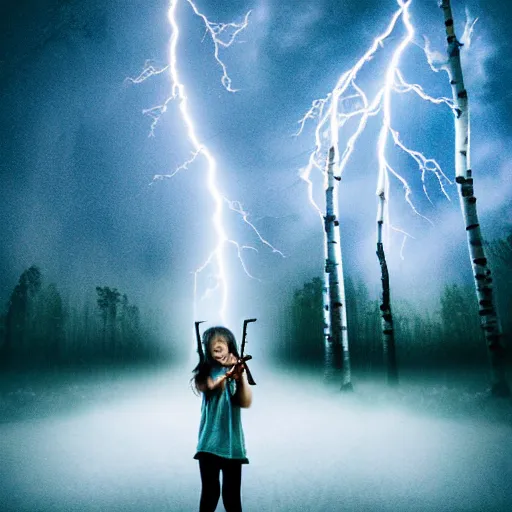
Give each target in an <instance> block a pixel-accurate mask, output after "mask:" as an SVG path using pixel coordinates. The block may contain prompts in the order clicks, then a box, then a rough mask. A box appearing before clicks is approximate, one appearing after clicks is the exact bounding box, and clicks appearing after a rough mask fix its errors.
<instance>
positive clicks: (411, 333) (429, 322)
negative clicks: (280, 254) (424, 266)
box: [275, 234, 512, 373]
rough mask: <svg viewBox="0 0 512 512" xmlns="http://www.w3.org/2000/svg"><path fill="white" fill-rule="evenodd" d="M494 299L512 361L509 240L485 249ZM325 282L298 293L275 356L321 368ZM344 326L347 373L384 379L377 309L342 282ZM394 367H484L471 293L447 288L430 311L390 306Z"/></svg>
mask: <svg viewBox="0 0 512 512" xmlns="http://www.w3.org/2000/svg"><path fill="white" fill-rule="evenodd" d="M487 245H488V251H489V256H490V258H492V261H491V265H492V267H491V268H492V270H493V275H494V283H495V287H496V292H497V300H498V309H499V314H500V318H501V323H502V329H503V341H504V343H505V345H506V346H507V348H508V360H509V361H512V357H511V352H512V293H511V291H510V290H512V234H511V235H509V236H508V237H507V238H505V239H502V240H498V241H494V242H492V243H489V244H487ZM322 287H323V279H321V278H320V277H315V278H313V279H311V280H310V281H308V282H306V283H305V284H304V285H303V286H302V287H301V288H300V289H297V290H295V292H294V294H293V297H291V298H290V301H289V302H288V304H287V305H286V306H285V310H284V311H283V314H282V315H281V321H280V324H279V326H278V330H279V333H278V336H277V338H278V339H279V343H277V344H276V345H275V347H276V348H275V356H276V357H277V358H278V359H279V360H281V361H285V362H288V363H291V364H299V365H306V366H312V367H318V368H320V367H321V366H322V365H323V353H324V352H323V351H324V347H323V343H324V342H323V314H322V306H323V304H322ZM345 288H346V301H347V317H348V318H347V324H348V332H349V343H350V353H351V362H352V367H353V369H354V370H355V371H358V372H363V373H364V372H368V373H375V372H377V373H378V372H381V371H384V362H383V352H382V334H381V325H380V311H379V301H378V300H377V298H375V299H372V298H370V296H369V292H368V289H367V288H366V286H365V285H364V283H362V282H360V281H358V280H357V279H354V278H353V276H352V275H351V274H350V270H349V272H348V275H347V276H346V278H345ZM393 304H394V322H395V330H396V334H395V335H396V343H397V355H398V363H399V366H400V367H401V368H402V369H404V368H406V369H415V368H424V369H427V370H428V369H434V368H436V369H442V368H450V367H464V366H482V367H484V366H487V364H488V361H487V357H488V356H487V352H486V348H485V340H484V336H483V333H482V330H481V327H480V322H479V317H478V305H477V301H476V295H475V290H474V287H473V286H472V285H470V284H468V285H467V286H460V285H457V284H446V285H445V286H444V289H443V290H442V292H441V295H440V297H439V302H438V307H437V308H436V309H435V310H433V311H424V310H420V309H418V307H417V306H415V305H414V304H413V303H410V302H408V301H406V300H394V303H393Z"/></svg>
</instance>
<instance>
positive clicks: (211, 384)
mask: <svg viewBox="0 0 512 512" xmlns="http://www.w3.org/2000/svg"><path fill="white" fill-rule="evenodd" d="M226 378H227V377H226V375H221V376H220V377H217V378H216V379H215V380H213V379H212V378H211V377H207V378H206V380H205V381H203V382H201V383H198V384H197V389H198V390H199V391H201V392H202V393H204V392H206V391H212V390H214V389H216V388H218V387H219V386H222V383H223V382H224V381H225V380H226Z"/></svg>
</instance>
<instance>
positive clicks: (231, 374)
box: [226, 356, 245, 380]
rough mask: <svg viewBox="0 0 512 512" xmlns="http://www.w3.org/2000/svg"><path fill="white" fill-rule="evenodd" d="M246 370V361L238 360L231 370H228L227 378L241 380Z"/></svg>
mask: <svg viewBox="0 0 512 512" xmlns="http://www.w3.org/2000/svg"><path fill="white" fill-rule="evenodd" d="M233 357H234V356H233ZM235 361H237V359H236V357H235ZM244 370H245V363H244V362H241V363H238V362H237V363H236V364H235V365H234V366H233V367H232V368H231V369H230V370H228V371H227V372H226V378H227V379H235V380H240V378H241V377H242V373H243V372H244Z"/></svg>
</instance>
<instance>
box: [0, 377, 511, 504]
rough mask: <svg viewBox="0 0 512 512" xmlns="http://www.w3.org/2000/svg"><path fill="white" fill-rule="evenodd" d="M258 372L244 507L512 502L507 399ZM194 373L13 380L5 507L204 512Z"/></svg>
mask: <svg viewBox="0 0 512 512" xmlns="http://www.w3.org/2000/svg"><path fill="white" fill-rule="evenodd" d="M253 372H254V374H255V378H256V380H257V382H258V385H257V386H256V387H255V388H253V389H254V402H253V407H252V408H251V409H249V410H246V411H244V413H243V421H244V429H245V434H246V442H247V449H248V455H249V459H250V465H249V466H244V470H243V503H244V510H245V511H246V512H250V511H258V512H266V511H279V512H281V511H282V512H285V511H293V512H296V511H305V512H306V511H307V512H314V511H319V512H320V511H322V512H325V511H327V512H330V511H338V510H339V511H342V510H343V511H345V510H346V511H353V512H358V511H404V512H407V511H421V512H428V511H435V512H438V511H447V512H448V511H449V512H456V511H475V512H477V511H478V512H484V511H485V512H491V511H502V512H510V510H512V487H511V482H512V414H511V403H510V401H508V402H507V401H503V400H502V401H500V402H498V404H499V405H497V404H496V403H495V402H494V403H493V404H489V402H488V400H487V398H486V397H485V396H484V395H481V394H478V393H477V392H475V391H474V390H471V391H466V392H464V391H461V389H460V388H459V389H457V388H453V387H449V386H442V385H441V386H440V385H436V386H433V385H428V384H427V385H425V386H423V387H420V386H418V385H414V386H412V385H407V384H406V383H404V385H403V387H402V388H401V389H400V390H399V391H397V392H396V393H390V392H386V391H382V390H379V389H378V388H377V387H376V386H375V385H372V384H365V383H359V385H357V386H356V390H357V393H355V394H354V395H353V396H348V397H347V396H340V395H339V394H338V393H335V392H332V391H326V390H325V389H324V388H323V387H322V386H321V384H320V383H319V382H318V381H317V380H315V379H312V378H306V377H304V376H301V377H300V376H297V375H287V376H283V375H277V374H275V373H274V374H272V373H267V374H262V373H261V372H260V371H259V370H258V372H257V374H256V372H255V371H254V369H253ZM188 377H189V375H186V374H176V373H175V372H159V373H157V374H152V375H151V374H144V373H137V374H136V375H131V376H124V377H118V378H116V379H112V378H109V379H106V380H95V381H92V380H82V381H77V382H75V383H74V384H72V385H70V384H69V383H68V384H66V385H64V384H62V383H61V384H59V385H58V386H55V385H54V387H53V388H48V387H47V388H46V391H44V392H43V391H42V390H41V388H40V387H39V388H36V387H35V386H32V387H31V388H30V387H27V386H26V385H25V386H24V387H23V388H18V389H14V390H13V389H12V388H11V390H10V391H5V389H4V391H3V394H2V397H1V398H2V401H1V402H0V420H2V422H1V423H0V460H1V465H0V496H1V497H2V498H0V499H1V500H2V502H1V503H0V509H1V510H2V511H5V512H8V511H17V512H18V511H19V512H23V511H37V512H46V511H53V512H60V511H63V512H64V511H65V512H72V511H87V512H89V511H109V512H110V511H112V512H114V511H126V512H131V511H133V512H135V511H137V512H153V511H155V512H156V511H176V512H181V511H186V512H192V511H194V510H197V509H198V498H199V490H200V485H199V471H198V467H197V462H196V461H195V460H193V459H192V456H193V454H194V451H195V443H196V436H197V427H198V421H199V408H200V399H199V398H196V397H195V396H194V395H193V394H192V392H191V390H190V388H189V387H188ZM355 383H356V384H357V381H355ZM217 510H219V511H220V510H224V508H223V507H222V502H219V506H218V508H217Z"/></svg>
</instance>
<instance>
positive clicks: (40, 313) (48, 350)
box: [0, 265, 165, 369]
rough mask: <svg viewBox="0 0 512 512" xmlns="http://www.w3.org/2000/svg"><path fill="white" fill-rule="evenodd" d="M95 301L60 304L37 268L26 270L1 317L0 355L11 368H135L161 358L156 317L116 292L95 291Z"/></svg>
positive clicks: (163, 351) (98, 287)
mask: <svg viewBox="0 0 512 512" xmlns="http://www.w3.org/2000/svg"><path fill="white" fill-rule="evenodd" d="M95 299H96V300H95V301H94V300H93V299H92V298H91V299H90V300H88V301H86V302H85V303H84V304H83V305H82V306H77V305H76V304H72V303H71V302H70V301H64V300H63V298H62V296H61V294H60V292H59V290H58V289H57V287H56V285H55V284H51V283H50V284H46V283H45V282H44V277H43V275H42V273H41V271H40V269H39V268H38V267H37V266H35V265H33V266H31V267H30V268H28V269H27V270H25V271H24V272H23V273H22V274H21V276H20V278H19V281H18V284H17V285H16V286H15V287H14V290H13V291H12V293H11V297H10V299H9V302H8V304H7V308H6V312H5V314H4V315H2V318H1V322H0V325H1V328H2V331H1V340H2V342H1V344H0V355H1V358H0V360H1V362H2V365H3V366H4V367H5V366H7V367H10V368H27V369H28V368H32V369H34V368H52V367H53V368H56V367H60V366H69V365H71V366H74V365H77V364H78V365H79V364H91V363H93V364H94V363H97V364H104V363H114V362H115V363H133V362H137V361H146V360H156V359H160V358H161V357H162V356H165V350H164V348H163V343H162V335H161V328H160V322H159V316H158V314H157V313H151V314H149V315H146V317H145V318H141V314H140V311H139V308H138V307H137V306H136V305H134V304H131V303H130V301H129V299H128V297H127V295H126V294H122V293H121V292H119V291H118V290H117V289H116V288H110V287H108V286H103V287H101V286H97V287H96V297H95Z"/></svg>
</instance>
